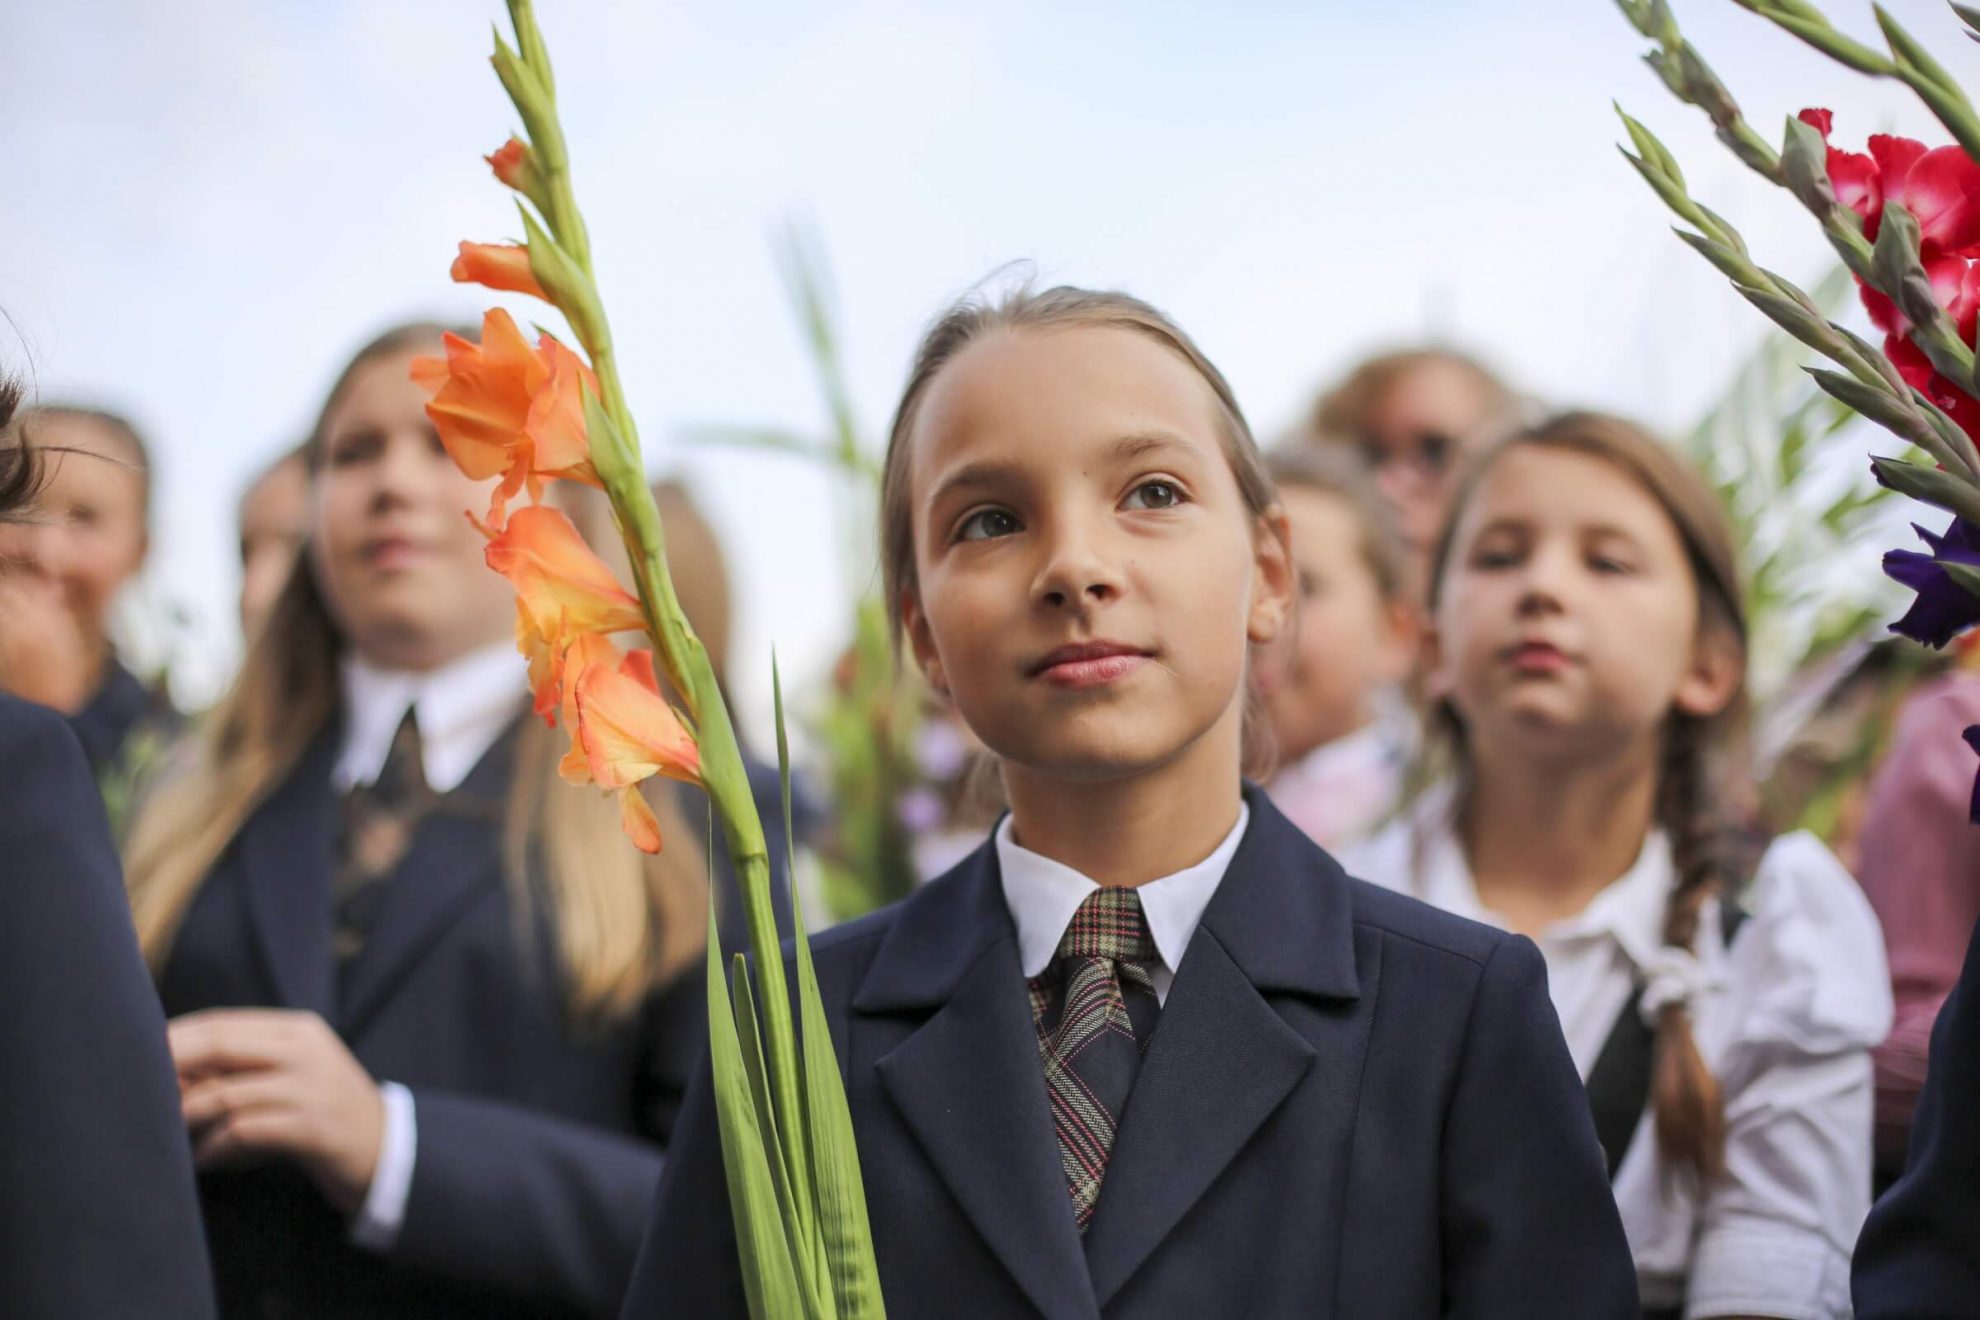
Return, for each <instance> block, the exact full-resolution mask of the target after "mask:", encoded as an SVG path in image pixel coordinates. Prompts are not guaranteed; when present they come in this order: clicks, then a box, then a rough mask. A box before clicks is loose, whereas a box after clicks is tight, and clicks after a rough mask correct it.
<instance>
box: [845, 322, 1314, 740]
mask: <svg viewBox="0 0 1980 1320" xmlns="http://www.w3.org/2000/svg"><path fill="white" fill-rule="evenodd" d="M1077 327H1089V328H1097V329H1114V330H1125V331H1127V332H1129V333H1131V334H1137V335H1140V336H1142V337H1143V338H1145V339H1149V340H1152V341H1154V342H1155V343H1157V344H1159V345H1161V346H1162V347H1163V348H1166V349H1168V350H1169V351H1170V352H1171V353H1174V354H1175V355H1176V356H1177V357H1179V358H1181V359H1182V360H1183V362H1184V363H1185V364H1187V365H1188V366H1189V368H1190V370H1192V371H1194V372H1195V373H1196V374H1197V375H1198V376H1199V377H1201V378H1202V380H1203V383H1204V384H1205V385H1207V386H1208V387H1209V388H1210V393H1211V396H1212V397H1213V398H1214V399H1215V401H1216V413H1217V423H1218V430H1219V431H1220V432H1221V434H1220V435H1219V437H1218V438H1219V439H1220V440H1221V441H1222V442H1223V449H1224V457H1225V458H1226V459H1227V460H1228V461H1229V463H1230V465H1231V474H1232V475H1233V476H1234V477H1236V478H1237V486H1238V493H1239V495H1240V497H1241V498H1242V499H1243V501H1244V507H1245V509H1246V511H1247V512H1249V513H1250V514H1251V516H1252V517H1253V518H1254V519H1256V520H1257V521H1258V524H1259V529H1258V530H1259V534H1261V535H1267V536H1273V537H1280V538H1281V539H1283V537H1282V529H1281V527H1280V525H1279V524H1278V523H1277V522H1276V521H1275V520H1274V518H1273V515H1274V514H1275V512H1276V510H1277V505H1278V492H1277V491H1276V489H1275V488H1274V487H1273V484H1272V477H1271V474H1270V472H1268V471H1267V470H1266V466H1265V459H1264V456H1263V455H1262V454H1261V453H1260V452H1259V448H1258V441H1257V440H1256V439H1255V438H1254V437H1253V435H1252V433H1251V424H1250V423H1249V422H1247V421H1245V418H1244V410H1243V409H1242V408H1240V407H1239V406H1238V401H1237V395H1236V394H1235V393H1234V392H1233V391H1232V390H1231V386H1230V382H1229V381H1227V380H1225V379H1224V373H1223V372H1221V371H1219V370H1217V368H1216V365H1215V364H1214V363H1212V362H1211V361H1210V359H1209V358H1208V357H1206V356H1204V354H1203V350H1202V349H1200V348H1198V347H1197V346H1196V341H1194V340H1193V339H1191V338H1190V337H1189V336H1188V335H1187V334H1186V333H1184V332H1183V329H1182V327H1181V326H1179V325H1177V324H1176V323H1175V322H1174V321H1172V320H1170V319H1169V318H1168V317H1167V316H1166V315H1164V314H1163V313H1162V312H1160V311H1158V310H1157V309H1156V308H1155V307H1153V306H1152V305H1150V304H1149V303H1146V302H1143V301H1142V300H1141V299H1139V298H1136V297H1134V296H1133V295H1132V294H1127V293H1119V292H1115V291H1112V290H1095V289H1081V288H1075V287H1073V286H1071V285H1063V284H1062V285H1056V286H1054V287H1052V288H1049V289H1042V290H1041V289H1035V288H1033V287H1032V286H1030V285H1029V284H1021V285H1019V286H1017V287H1016V288H1014V289H1011V290H1009V291H1007V292H1005V293H1002V294H1000V295H986V294H984V293H981V292H976V293H970V294H967V295H965V296H964V297H962V298H960V299H958V300H957V301H956V302H954V303H952V304H950V306H949V307H948V308H947V309H946V310H944V311H943V312H942V314H941V315H939V316H937V317H936V318H935V320H934V322H933V324H931V325H930V326H929V327H928V330H927V331H926V332H925V333H924V334H923V335H922V337H921V343H920V346H919V347H918V348H917V349H916V350H915V354H914V363H913V366H912V367H910V368H909V370H908V378H907V384H906V385H905V386H904V387H903V388H902V390H901V401H900V404H899V406H897V407H896V408H895V409H894V420H893V424H892V426H890V427H889V428H888V432H887V457H886V462H885V465H884V466H883V468H882V469H881V478H880V576H881V584H882V589H883V590H884V591H885V592H886V596H887V617H888V621H889V623H890V624H891V625H892V635H893V637H894V638H895V641H896V645H897V646H898V642H899V638H900V635H901V626H902V616H901V600H902V595H903V593H905V592H911V591H914V590H916V582H915V561H914V511H913V508H912V507H911V504H910V495H911V492H912V487H913V475H914V474H913V463H914V456H913V450H914V446H913V443H912V440H913V432H914V425H915V419H916V416H917V415H918V413H919V411H920V406H921V401H922V399H923V398H925V397H926V396H927V394H928V388H929V386H930V385H931V384H933V383H934V380H935V378H936V376H938V375H940V374H941V372H942V369H943V368H944V367H946V366H948V365H949V363H951V362H953V361H954V360H955V359H956V358H957V357H958V356H959V355H960V354H961V353H962V351H963V350H964V349H966V348H968V347H969V346H970V345H971V344H973V343H975V342H976V341H977V340H979V339H982V338H984V337H986V336H988V335H991V334H994V333H996V332H999V331H1051V330H1066V329H1073V328H1077ZM1290 548H1291V547H1290V546H1288V547H1287V549H1290ZM1244 728H1245V734H1244V746H1245V772H1246V773H1247V774H1249V775H1252V776H1253V777H1260V778H1262V777H1263V776H1264V775H1266V774H1268V773H1269V772H1270V770H1271V762H1272V752H1271V738H1270V736H1269V733H1268V732H1267V731H1266V730H1265V720H1264V710H1263V706H1262V704H1261V703H1260V701H1259V699H1258V696H1257V693H1256V692H1255V691H1253V690H1252V688H1251V687H1250V685H1249V684H1247V685H1246V689H1245V711H1244Z"/></svg>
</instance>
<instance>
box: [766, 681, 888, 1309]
mask: <svg viewBox="0 0 1980 1320" xmlns="http://www.w3.org/2000/svg"><path fill="white" fill-rule="evenodd" d="M770 689H771V695H772V698H773V700H774V703H775V705H774V709H775V712H776V719H777V776H778V781H779V783H780V784H781V786H782V789H783V797H784V838H785V839H786V840H787V841H789V846H790V848H791V853H790V857H791V861H790V863H789V864H788V865H787V866H786V867H785V874H786V875H787V876H789V877H791V878H792V883H791V885H790V892H791V918H792V924H793V925H795V926H796V927H797V941H796V943H797V980H798V1012H799V1015H800V1020H801V1025H802V1028H803V1033H802V1045H803V1049H804V1116H805V1124H806V1127H805V1135H806V1139H807V1144H808V1145H809V1146H810V1148H811V1157H812V1159H811V1168H812V1173H813V1175H814V1176H815V1177H816V1178H817V1180H818V1217H819V1227H820V1229H821V1230H822V1232H823V1235H824V1240H825V1261H826V1265H827V1267H828V1269H829V1272H830V1275H831V1281H832V1297H833V1300H834V1302H835V1303H836V1304H837V1307H838V1315H839V1316H840V1317H841V1320H866V1318H867V1317H878V1316H881V1315H883V1314H884V1313H885V1308H884V1306H883V1304H882V1302H881V1297H880V1266H879V1263H878V1261H877V1260H876V1259H875V1257H874V1254H873V1238H872V1234H871V1231H870V1229H869V1227H868V1221H867V1215H866V1187H865V1184H864V1182H863V1181H862V1180H861V1177H860V1170H859V1151H858V1149H857V1147H856V1146H855V1145H854V1141H853V1126H852V1109H851V1107H850V1106H849V1105H848V1104H847V1103H846V1091H845V1082H844V1079H843V1078H842V1077H841V1076H840V1075H839V1064H838V1060H837V1058H836V1057H835V1056H834V1054H833V1052H832V1036H831V1029H830V1028H829V1027H828V1026H827V1025H826V1022H825V1008H824V1001H823V999H822V998H821V997H820V995H819V992H818V973H817V971H816V969H815V968H814V967H813V966H812V962H811V941H810V939H809V938H808V937H807V936H806V935H805V933H804V930H805V926H804V911H803V902H802V900H801V899H800V898H799V896H798V892H797V884H796V881H795V877H796V874H797V867H796V855H795V840H796V837H797V836H796V835H795V834H793V833H792V832H791V754H790V746H789V743H788V741H787V740H786V737H785V732H784V684H783V678H782V676H781V675H780V674H779V672H778V670H777V661H776V656H775V653H774V652H773V653H772V655H771V660H770Z"/></svg>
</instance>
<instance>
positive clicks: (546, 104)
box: [495, 0, 836, 1296]
mask: <svg viewBox="0 0 1980 1320" xmlns="http://www.w3.org/2000/svg"><path fill="white" fill-rule="evenodd" d="M509 13H510V17H511V18H512V20H513V21H514V24H515V29H516V35H517V46H518V47H519V49H520V51H521V55H520V56H517V55H516V54H515V53H514V52H511V51H509V49H508V48H507V47H506V46H503V45H502V44H501V41H500V38H499V36H498V37H497V51H496V56H495V63H496V68H497V72H498V74H500V75H501V77H502V81H503V85H504V86H505V87H507V88H508V89H509V91H510V94H511V96H512V98H513V99H514V100H515V102H516V107H517V110H518V112H519V113H520V114H521V115H522V116H523V119H524V121H525V124H526V125H527V127H528V128H529V131H530V134H531V142H530V147H531V149H532V150H533V152H534V153H535V160H536V163H537V167H538V169H539V171H540V173H541V175H542V178H543V181H544V184H545V186H546V190H547V193H548V197H549V203H550V210H549V214H547V215H545V216H544V220H545V222H546V224H547V225H548V227H549V233H548V234H547V235H546V234H545V233H543V232H542V231H541V230H537V229H535V227H534V225H533V223H532V222H531V221H530V218H529V216H528V213H527V212H526V211H525V213H524V221H525V227H526V228H527V229H529V230H530V231H531V232H530V244H531V269H532V270H534V271H537V272H538V275H539V282H540V283H542V284H543V285H544V288H545V291H546V292H548V293H550V294H551V295H552V300H553V301H554V302H555V303H556V305H557V306H558V308H559V309H560V310H561V311H563V312H564V314H565V316H566V318H567V319H568V320H569V321H570V323H571V326H572V329H573V330H574V331H575V332H576V333H577V335H578V338H579V341H580V343H581V344H582V345H583V347H584V349H585V351H586V353H587V354H588V355H589V357H590V359H591V366H592V370H593V372H594V373H595V374H596V376H597V378H598V389H599V393H598V395H597V396H596V397H594V396H592V395H591V394H590V392H589V391H586V393H585V400H584V403H585V414H586V423H587V433H588V434H589V435H590V437H591V456H592V466H593V468H595V469H596V471H597V473H598V477H599V480H600V482H601V483H602V484H603V485H604V487H605V491H606V494H607V496H608V497H609V498H610V500H611V504H612V511H613V515H614V518H615V520H616V521H617V523H618V526H619V531H620V534H621V536H622V537H623V538H624V539H625V541H626V548H627V550H628V552H629V557H630V559H631V561H632V565H633V575H634V578H635V584H636V586H637V588H638V593H639V599H640V603H641V606H642V609H643V611H644V613H645V615H646V622H647V630H648V632H649V634H650V635H651V636H652V638H653V640H654V642H655V644H656V649H657V650H658V652H659V655H660V659H661V662H662V664H663V666H664V667H665V670H666V673H667V675H668V678H669V680H670V681H671V683H672V685H673V686H674V688H675V690H676V691H677V692H678V693H679V694H680V696H681V698H682V699H683V700H684V701H685V702H686V704H687V708H688V716H689V719H690V721H691V722H692V723H693V724H694V726H695V728H694V733H695V739H696V742H697V743H698V745H699V747H700V753H701V781H702V784H703V786H704V787H705V788H706V790H707V792H708V796H709V799H710V801H711V802H712V803H713V804H714V807H715V810H716V814H717V815H718V816H719V817H720V819H721V823H722V830H723V834H724V837H725V839H726V841H727V843H728V847H729V856H730V860H731V862H732V863H733V865H734V867H735V869H736V872H737V875H738V878H739V879H740V881H741V885H742V895H743V909H744V913H745V916H746V921H747V924H748V928H749V936H750V944H751V946H752V948H753V949H754V951H755V953H756V963H755V968H754V971H755V975H756V977H757V978H758V979H759V981H760V983H761V989H762V994H761V999H760V1001H759V1005H758V1007H759V1009H760V1017H759V1016H758V1014H756V1013H752V1014H750V1019H751V1021H750V1025H752V1026H754V1025H755V1024H756V1023H759V1022H760V1024H761V1027H762V1038H763V1044H764V1046H765V1049H764V1053H765V1055H766V1056H767V1062H768V1077H767V1089H768V1091H769V1093H770V1096H771V1105H770V1108H771V1113H772V1115H773V1118H774V1121H773V1122H772V1123H771V1124H769V1125H767V1134H768V1136H769V1139H770V1141H771V1142H772V1143H774V1145H775V1146H776V1147H777V1148H778V1151H777V1155H776V1156H774V1157H773V1158H780V1159H781V1161H782V1167H781V1168H780V1169H779V1170H778V1173H779V1174H780V1178H779V1179H778V1181H779V1182H780V1183H781V1186H782V1189H787V1192H788V1196H789V1198H790V1201H791V1204H789V1205H787V1206H785V1207H784V1209H785V1211H786V1214H787V1223H786V1227H787V1229H788V1230H789V1231H790V1232H791V1233H792V1242H791V1246H792V1248H793V1252H794V1256H795V1257H796V1264H797V1267H798V1269H799V1270H800V1272H801V1274H803V1275H804V1276H806V1284H807V1291H808V1292H809V1293H810V1294H812V1295H813V1296H815V1295H817V1293H818V1291H819V1290H818V1279H819V1273H818V1272H819V1271H820V1270H821V1269H822V1268H823V1265H822V1262H821V1261H819V1260H818V1253H817V1252H816V1251H814V1250H813V1249H812V1238H813V1236H814V1235H815V1233H816V1224H817V1216H816V1207H815V1202H814V1200H813V1187H814V1184H813V1180H812V1177H811V1171H810V1168H809V1152H808V1150H807V1143H806V1142H805V1141H804V1140H803V1138H802V1136H801V1135H800V1134H802V1133H803V1132H804V1131H805V1130H806V1127H805V1117H804V1110H803V1108H802V1106H801V1104H800V1100H799V1072H798V1052H797V1041H796V1036H795V1032H794V1029H793V1019H792V1013H791V999H790V993H789V988H788V982H787V979H786V976H785V971H784V960H783V958H782V956H781V954H780V952H779V949H780V945H781V941H780V940H779V938H778V934H777V927H776V918H775V915H774V908H773V906H772V902H771V895H770V864H769V849H768V847H767V845H766V844H765V841H764V835H763V825H762V821H761V820H760V819H759V817H758V815H757V811H756V803H755V798H754V796H753V795H752V794H751V792H750V789H749V781H748V776H747V773H746V771H745V769H744V766H743V759H742V750H741V747H740V745H739V743H738V741H737V738H736V733H735V728H734V726H733V724H732V723H731V722H730V719H729V712H728V708H727V706H726V704H725V703H724V701H723V699H722V693H721V691H720V688H719V686H718V684H717V682H716V676H715V671H714V667H713V665H711V664H710V663H709V659H708V654H707V651H706V649H705V648H704V647H703V646H702V643H701V640H700V639H699V638H698V637H697V636H696V635H695V633H694V629H693V628H692V627H691V626H690V625H689V623H688V620H687V615H686V613H685V612H684V611H683V610H682V609H681V605H680V601H679V599H678V597H677V596H676V594H675V591H674V584H673V579H672V577H671V575H670V574H669V573H668V571H667V556H666V542H665V539H664V536H663V531H662V527H661V522H660V514H659V511H658V509H657V508H656V507H655V505H654V502H653V496H652V492H651V490H650V489H649V488H648V486H647V482H646V472H645V467H644V464H643V463H642V462H641V459H640V449H639V439H638V432H637V429H636V426H635V423H634V420H633V415H632V409H631V408H630V406H629V405H628V404H627V402H626V396H625V389H624V385H623V382H622V380H621V378H620V373H619V368H618V360H617V357H616V355H615V354H614V352H613V347H612V342H611V334H610V329H609V323H608V321H607V320H606V317H605V313H604V309H603V306H602V305H601V302H600V300H599V298H598V293H597V286H596V282H595V280H594V278H593V274H592V270H591V261H590V245H589V241H588V239H587V237H586V235H585V229H584V222H583V219H582V217H581V216H580V214H579V211H578V207H577V201H576V196H575V193H574V191H573V189H572V185H571V179H570V169H569V159H568V156H567V154H566V152H565V148H564V138H563V130H562V127H561V125H560V124H559V122H558V119H557V114H556V107H555V99H554V95H553V93H552V90H551V88H552V83H551V77H550V71H549V63H548V58H547V55H546V53H545V51H544V46H543V38H542V34H541V32H540V30H539V29H538V28H537V26H536V22H535V18H534V16H533V14H532V12H531V6H530V2H529V0H509ZM539 244H541V245H542V249H541V250H540V251H539V248H538V245H539ZM545 274H548V275H549V276H550V278H547V279H546V278H543V277H544V275H545ZM800 938H802V935H801V933H800ZM709 954H710V957H711V958H718V957H719V949H717V948H715V947H713V946H711V948H710V951H709ZM727 1026H728V1029H730V1030H732V1031H733V1030H735V1029H736V1027H737V1024H736V1022H735V1020H734V1018H733V1017H732V1018H731V1019H730V1020H729V1022H728V1024H727ZM751 1034H752V1036H754V1034H755V1033H754V1032H753V1031H752V1033H751ZM754 1047H755V1042H754V1040H752V1041H749V1042H745V1050H746V1051H747V1050H749V1049H753V1048H754ZM835 1079H836V1073H835ZM779 1137H781V1139H778V1138H779ZM828 1295H829V1294H828Z"/></svg>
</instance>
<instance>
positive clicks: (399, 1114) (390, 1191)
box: [351, 1082, 419, 1252]
mask: <svg viewBox="0 0 1980 1320" xmlns="http://www.w3.org/2000/svg"><path fill="white" fill-rule="evenodd" d="M378 1098H379V1100H380V1101H381V1102H383V1104H384V1106H385V1132H384V1135H383V1136H382V1137H380V1138H379V1141H378V1167H377V1168H376V1169H374V1170H373V1171H372V1174H371V1187H370V1189H369V1190H368V1191H366V1192H365V1194H364V1204H363V1205H362V1206H360V1207H359V1208H358V1212H357V1218H355V1219H353V1220H352V1221H351V1241H352V1242H354V1243H356V1244H357V1245H358V1246H360V1247H363V1248H365V1249H366V1250H367V1251H381V1252H382V1251H390V1250H391V1249H392V1244H393V1243H395V1242H397V1241H398V1240H399V1227H400V1225H402V1224H404V1223H405V1222H406V1198H407V1197H408V1196H410V1195H411V1193H412V1175H413V1159H414V1157H415V1156H416V1155H417V1154H418V1153H419V1124H418V1123H417V1122H416V1121H415V1120H414V1118H413V1098H412V1092H411V1091H408V1090H407V1089H406V1088H405V1087H403V1086H401V1085H399V1084H398V1083H397V1082H380V1083H379V1085H378Z"/></svg>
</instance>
